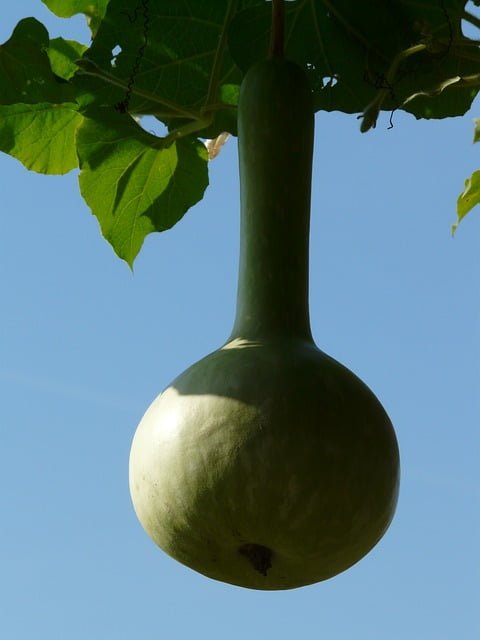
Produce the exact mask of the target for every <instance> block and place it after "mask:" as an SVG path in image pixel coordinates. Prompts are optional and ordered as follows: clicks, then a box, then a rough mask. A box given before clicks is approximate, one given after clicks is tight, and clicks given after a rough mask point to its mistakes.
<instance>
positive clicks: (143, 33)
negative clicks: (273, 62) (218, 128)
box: [78, 0, 241, 130]
mask: <svg viewBox="0 0 480 640" xmlns="http://www.w3.org/2000/svg"><path fill="white" fill-rule="evenodd" d="M235 5H236V3H235V2H234V0H216V1H215V2H187V1H186V0H178V1H176V2H172V1H171V0H150V1H149V2H148V4H147V3H145V5H144V4H143V3H141V2H139V3H137V4H135V3H126V2H125V0H111V1H110V3H109V5H108V8H107V13H106V15H105V19H104V20H103V21H102V23H101V25H100V28H99V30H98V32H97V34H96V37H95V38H94V40H93V43H92V46H91V47H90V49H89V50H88V51H87V52H86V53H85V56H84V58H85V62H84V65H83V69H84V73H86V74H88V75H87V76H86V77H85V76H84V77H83V80H78V82H82V87H83V88H84V89H85V90H88V91H90V104H91V105H95V106H107V105H108V106H114V105H118V104H125V100H126V99H127V102H128V104H126V105H125V107H126V108H128V110H129V112H130V113H133V114H146V113H148V114H152V115H155V116H157V117H159V118H160V119H162V121H163V122H169V121H170V120H175V126H176V125H177V121H178V119H180V120H182V121H183V123H186V124H188V125H193V126H192V127H191V128H197V129H198V130H201V129H202V128H204V127H205V126H206V125H208V124H211V120H212V118H213V117H214V115H215V112H216V111H218V110H219V109H221V108H222V106H223V107H224V106H225V105H224V103H223V100H222V95H223V94H224V90H222V87H223V86H227V87H228V86H231V85H237V86H238V84H239V83H240V80H241V74H240V73H239V70H238V69H237V68H236V66H235V64H234V63H233V61H232V59H231V57H230V55H229V53H228V49H227V41H226V32H227V28H228V24H229V22H230V19H231V17H232V15H233V13H234V9H235ZM145 7H148V9H147V8H145ZM129 86H130V87H131V89H132V92H131V95H129V91H128V87H129ZM227 93H228V91H227ZM230 94H231V92H230ZM189 130H190V129H189Z"/></svg>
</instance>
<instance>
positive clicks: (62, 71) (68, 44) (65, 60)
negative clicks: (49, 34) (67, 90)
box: [47, 38, 87, 80]
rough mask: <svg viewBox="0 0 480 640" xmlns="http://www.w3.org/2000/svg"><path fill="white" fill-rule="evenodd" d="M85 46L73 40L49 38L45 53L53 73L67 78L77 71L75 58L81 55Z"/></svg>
mask: <svg viewBox="0 0 480 640" xmlns="http://www.w3.org/2000/svg"><path fill="white" fill-rule="evenodd" d="M86 49H87V47H86V46H85V45H84V44H81V43H80V42H76V41H75V40H65V39H64V38H54V39H53V40H50V43H49V45H48V49H47V54H48V57H49V60H50V65H51V67H52V71H53V73H54V74H55V75H57V76H59V77H60V78H63V79H64V80H69V79H70V78H71V77H72V76H73V75H74V74H75V73H76V71H78V66H77V65H76V62H75V61H76V60H78V59H79V58H81V57H82V55H83V53H84V52H85V50H86Z"/></svg>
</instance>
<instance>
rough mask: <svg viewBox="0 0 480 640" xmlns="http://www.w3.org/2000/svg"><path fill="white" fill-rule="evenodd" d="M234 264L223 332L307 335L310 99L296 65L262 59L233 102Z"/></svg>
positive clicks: (246, 336) (252, 337) (259, 337)
mask: <svg viewBox="0 0 480 640" xmlns="http://www.w3.org/2000/svg"><path fill="white" fill-rule="evenodd" d="M238 113H239V117H238V149H239V170H240V266H239V281H238V295H237V313H236V319H235V323H234V327H233V332H232V336H231V338H232V339H233V338H244V339H248V340H264V339H266V338H268V339H270V338H282V337H285V338H287V337H291V338H297V339H300V340H307V341H311V340H312V334H311V329H310V319H309V308H308V266H309V265H308V244H309V226H310V194H311V174H312V156H313V126H314V116H313V106H312V97H311V91H310V87H309V84H308V80H307V78H306V76H305V74H304V72H303V70H302V69H301V68H300V67H298V66H297V65H295V64H293V63H290V62H287V61H285V60H281V59H272V60H268V61H265V62H262V63H260V64H258V65H256V66H255V67H253V68H252V69H250V70H249V72H248V73H247V75H246V76H245V78H244V80H243V83H242V87H241V92H240V101H239V108H238Z"/></svg>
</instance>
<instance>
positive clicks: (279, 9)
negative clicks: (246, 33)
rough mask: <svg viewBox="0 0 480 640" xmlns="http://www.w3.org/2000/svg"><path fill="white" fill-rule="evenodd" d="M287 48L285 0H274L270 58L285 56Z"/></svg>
mask: <svg viewBox="0 0 480 640" xmlns="http://www.w3.org/2000/svg"><path fill="white" fill-rule="evenodd" d="M284 50H285V1H284V0H272V30H271V32H270V49H269V52H268V57H269V58H283V54H284Z"/></svg>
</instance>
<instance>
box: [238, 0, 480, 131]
mask: <svg viewBox="0 0 480 640" xmlns="http://www.w3.org/2000/svg"><path fill="white" fill-rule="evenodd" d="M465 4H466V2H465V0H442V1H441V2H439V0H423V1H422V2H421V3H420V2H418V0H398V1H397V2H392V1H391V0H370V2H369V3H368V10H366V8H365V4H364V3H362V2H352V0H335V2H334V1H333V0H299V1H295V2H289V3H287V5H286V56H287V57H288V58H290V59H293V60H295V61H296V62H298V63H299V64H301V65H303V66H304V67H305V69H306V70H307V72H308V74H309V76H310V80H311V85H312V89H313V92H314V98H315V108H316V109H317V110H320V109H322V110H327V111H331V110H339V111H343V112H346V113H355V112H361V111H364V110H365V109H367V108H369V107H370V106H371V105H372V107H373V108H371V109H370V111H369V113H368V115H369V116H370V117H372V116H374V117H373V120H372V125H371V126H373V124H374V123H375V120H376V116H377V115H378V112H379V110H380V109H384V110H394V109H398V108H403V109H405V110H407V111H410V112H411V113H413V114H414V115H415V116H416V117H418V118H443V117H446V116H451V115H460V114H463V113H465V111H466V110H467V109H468V108H469V106H470V104H471V102H472V99H473V97H474V96H475V95H476V93H477V92H478V86H479V85H480V82H476V86H471V85H470V86H467V85H465V84H464V83H456V84H455V89H452V90H444V91H443V92H442V91H439V90H438V89H439V88H440V87H443V88H445V87H453V84H454V83H452V82H447V81H449V80H451V79H452V78H456V77H459V78H464V77H468V76H469V75H471V74H474V73H478V68H479V62H480V56H479V49H478V42H476V41H472V40H469V39H468V38H465V37H464V36H463V35H462V28H461V21H462V17H463V9H464V6H465ZM242 6H243V10H242V11H240V12H238V13H237V14H236V15H235V17H234V19H233V20H232V22H231V24H230V27H229V49H230V53H231V55H232V57H233V58H234V60H235V62H236V63H237V64H238V65H239V66H240V68H241V69H242V70H244V71H245V70H246V69H248V67H249V66H250V65H251V64H253V63H254V62H255V61H256V60H259V59H261V58H263V57H265V56H266V54H267V51H268V45H269V38H270V10H271V6H270V3H265V2H258V1H257V0H244V1H243V2H242ZM414 46H417V47H418V48H417V49H415V48H413V47H414ZM430 94H431V95H434V99H432V97H430ZM372 103H373V104H372ZM367 128H368V127H366V129H367Z"/></svg>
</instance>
